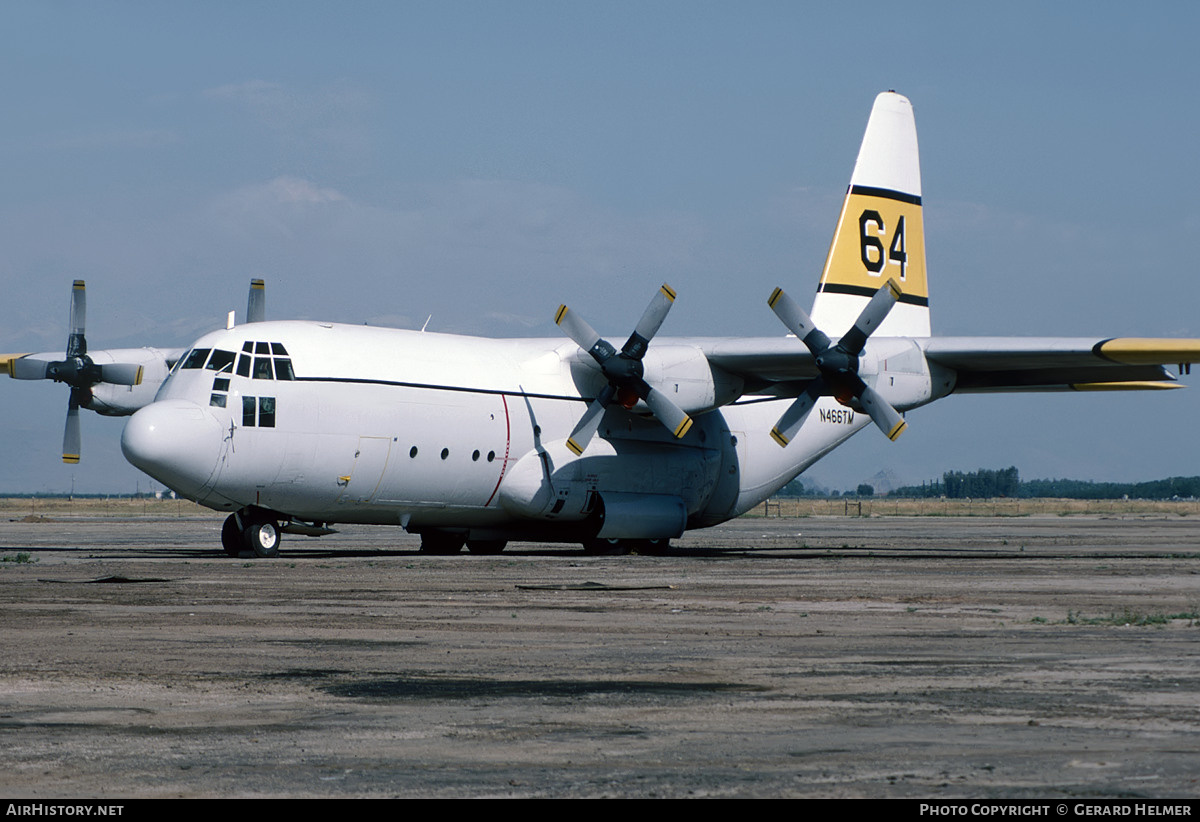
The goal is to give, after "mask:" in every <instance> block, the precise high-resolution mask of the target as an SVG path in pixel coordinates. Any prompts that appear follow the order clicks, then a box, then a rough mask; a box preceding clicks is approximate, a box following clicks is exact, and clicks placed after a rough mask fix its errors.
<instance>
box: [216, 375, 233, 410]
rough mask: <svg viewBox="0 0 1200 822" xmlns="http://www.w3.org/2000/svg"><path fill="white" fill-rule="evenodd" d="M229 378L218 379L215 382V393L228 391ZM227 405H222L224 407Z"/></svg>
mask: <svg viewBox="0 0 1200 822" xmlns="http://www.w3.org/2000/svg"><path fill="white" fill-rule="evenodd" d="M228 390H229V377H217V378H216V379H214V380H213V391H228ZM224 404H225V403H221V405H224Z"/></svg>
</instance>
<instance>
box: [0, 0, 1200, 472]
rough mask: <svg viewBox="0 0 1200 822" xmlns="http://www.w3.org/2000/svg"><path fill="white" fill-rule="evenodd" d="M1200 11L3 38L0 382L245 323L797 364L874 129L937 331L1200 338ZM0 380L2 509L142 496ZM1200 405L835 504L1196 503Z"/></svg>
mask: <svg viewBox="0 0 1200 822" xmlns="http://www.w3.org/2000/svg"><path fill="white" fill-rule="evenodd" d="M1198 23H1200V12H1197V11H1196V7H1195V6H1194V4H1188V3H1157V4H1149V5H1148V6H1147V7H1143V8H1138V9H1137V10H1133V9H1132V8H1130V7H1129V6H1128V4H1109V3H1055V4H1041V3H1029V4H1025V3H1010V4H988V5H986V6H985V5H984V4H964V3H915V4H903V5H902V6H898V5H897V4H895V3H872V2H865V3H856V4H853V5H849V4H847V5H846V6H845V7H844V8H842V7H838V8H825V7H824V4H811V5H809V4H803V3H795V2H791V3H771V2H757V3H756V2H748V3H747V2H739V3H713V2H690V3H685V2H632V3H625V2H608V3H582V2H487V3H482V2H480V3H475V2H436V3H413V2H384V3H366V2H343V3H337V4H333V3H304V2H281V3H267V2H259V3H253V2H252V3H220V2H204V3H185V2H172V3H153V2H109V3H92V2H87V3H85V2H79V3H67V2H59V3H56V2H5V3H3V4H0V100H3V101H4V110H3V113H2V114H0V180H2V181H3V185H0V283H2V288H3V298H2V300H0V351H5V352H9V351H39V350H54V349H60V350H61V348H62V347H63V346H64V344H65V339H66V321H67V306H68V299H69V292H70V283H71V281H72V280H73V279H75V278H77V277H82V278H84V279H86V280H87V282H88V292H89V315H88V341H89V344H90V346H91V347H93V348H102V347H118V346H129V345H143V344H154V345H162V346H185V345H187V344H188V343H189V342H190V341H191V339H193V338H195V337H196V336H198V335H199V334H200V333H203V332H204V331H206V330H208V329H210V328H213V327H216V326H219V325H221V324H223V322H224V315H225V313H226V312H227V311H228V310H229V309H231V308H236V309H237V310H238V312H239V314H240V313H241V312H242V311H243V310H244V305H245V291H246V286H247V283H248V281H249V279H250V278H251V277H256V276H261V277H264V278H266V280H267V283H268V311H269V314H270V316H272V317H275V318H291V317H307V318H321V319H327V320H336V321H347V322H364V321H365V322H370V323H372V324H388V325H396V326H400V327H419V326H420V325H421V324H423V323H424V322H425V320H426V317H428V316H430V315H432V319H431V321H430V324H429V328H430V329H431V330H437V331H450V332H457V333H479V334H484V335H489V336H514V335H515V336H555V335H556V329H555V328H554V326H553V321H552V315H553V312H554V309H555V307H556V306H557V305H558V304H559V303H560V302H564V301H566V302H569V303H570V304H571V305H572V306H573V307H577V308H578V309H579V310H581V311H583V312H585V313H586V316H588V317H589V319H591V320H592V322H593V324H595V325H596V326H597V327H599V328H600V329H601V330H602V331H606V332H607V333H611V334H613V335H618V336H619V335H620V334H622V333H624V332H625V331H626V330H627V329H628V328H629V326H630V325H631V324H632V323H633V322H634V321H635V320H636V318H637V316H638V314H639V313H640V311H641V307H642V306H643V304H644V303H645V301H646V300H648V299H649V296H650V295H651V294H652V293H653V292H654V290H655V288H656V287H657V285H658V283H660V282H662V281H664V280H665V281H667V282H670V283H671V284H672V285H673V286H674V287H675V288H676V289H677V290H678V292H679V295H680V296H679V300H678V302H677V303H676V306H675V308H674V310H673V311H672V314H671V316H670V318H669V320H668V322H667V325H666V326H665V327H664V329H663V332H662V333H663V334H664V335H666V334H681V335H691V334H720V335H743V334H744V335H761V334H774V333H777V332H779V331H780V328H779V326H778V324H777V321H776V320H775V319H774V317H773V316H772V315H771V313H770V311H769V309H767V307H766V303H765V300H766V297H767V295H768V294H769V292H770V290H771V289H772V288H773V287H774V286H776V285H784V286H785V287H787V288H788V289H789V291H791V292H792V293H795V294H803V293H806V292H807V293H811V289H812V288H813V287H814V286H815V283H816V278H817V276H818V274H819V269H820V266H821V263H822V261H823V259H824V256H825V251H826V249H827V247H828V242H829V237H830V236H831V233H832V230H833V225H834V221H835V219H836V217H837V210H838V207H839V204H840V201H841V197H842V194H843V192H844V189H845V185H846V182H847V180H848V179H849V175H850V171H851V168H852V166H853V163H854V157H855V154H856V152H857V147H858V142H859V140H860V138H861V136H862V130H863V128H864V126H865V124H866V118H867V115H868V113H869V111H870V106H871V102H872V100H873V98H874V96H875V94H877V93H878V92H880V91H883V90H886V89H889V88H892V89H896V90H897V91H900V92H902V93H904V94H906V95H907V96H908V97H909V98H910V99H911V100H912V101H913V104H914V107H915V110H916V114H917V128H918V132H919V136H920V141H921V151H922V171H923V178H924V193H925V204H926V208H925V222H926V232H927V236H926V242H927V246H928V249H929V271H930V289H931V304H932V308H933V312H934V314H933V321H934V331H935V333H944V334H986V335H1003V334H1014V335H1041V334H1056V335H1087V336H1100V337H1108V336H1119V335H1141V336H1168V335H1169V336H1195V337H1200V320H1198V319H1197V306H1198V305H1200V299H1198V298H1200V285H1197V268H1198V265H1197V263H1198V262H1200V253H1198V252H1200V206H1198V205H1197V201H1196V198H1195V195H1194V190H1195V189H1196V187H1197V182H1198V181H1200V167H1198V166H1200V160H1198V159H1197V156H1198V155H1197V152H1196V151H1195V149H1194V143H1195V135H1196V134H1197V133H1200V107H1198V106H1197V105H1196V91H1195V89H1196V87H1197V81H1200V58H1197V56H1196V51H1195V48H1194V43H1193V42H1192V40H1193V37H1194V32H1195V31H1196V30H1197V28H1198V26H1197V24H1198ZM66 395H67V391H66V389H65V388H64V387H63V386H59V385H52V384H49V383H17V382H11V381H7V380H5V381H0V418H2V419H3V421H4V428H5V431H6V436H5V438H4V439H3V441H2V442H0V491H16V490H32V491H40V490H60V489H66V488H70V487H71V484H72V481H74V484H75V488H76V490H81V491H124V490H133V488H135V487H136V486H138V485H139V483H140V485H141V487H143V488H145V487H146V486H147V485H148V484H149V481H148V480H147V479H146V478H145V477H141V478H140V480H139V477H140V475H139V474H138V473H137V472H136V471H135V470H134V469H133V468H132V467H130V466H128V465H127V464H126V463H125V462H124V460H123V459H122V457H121V455H120V450H119V445H118V440H119V436H120V429H121V420H112V419H102V418H99V417H97V416H96V415H93V414H87V415H85V417H84V420H83V422H84V455H83V462H82V463H81V464H80V465H78V466H74V467H69V466H64V465H62V464H61V462H60V460H59V453H60V446H61V436H62V434H61V431H62V419H63V416H64V415H65V410H66ZM1198 416H1200V391H1197V390H1196V389H1194V388H1193V389H1187V390H1183V391H1175V392H1168V393H1166V394H1164V393H1155V394H1145V395H1121V396H1117V395H1109V396H1097V395H1026V396H1013V397H1002V398H996V397H952V398H950V399H948V400H945V401H942V402H940V403H938V404H936V405H934V406H932V407H930V408H928V409H924V410H921V411H918V412H915V413H914V414H912V415H910V427H909V429H908V431H907V432H906V433H905V435H904V436H903V437H902V438H901V439H900V440H899V441H898V442H897V443H895V444H889V443H888V442H886V441H885V440H884V439H883V438H882V437H879V436H877V435H876V434H875V432H874V431H873V430H872V431H868V432H866V433H864V434H862V435H860V436H859V437H857V438H856V439H855V440H854V441H853V442H852V443H851V444H850V445H848V446H847V447H845V448H843V449H841V450H839V451H837V452H835V453H834V454H833V455H832V456H831V457H827V458H826V459H825V460H824V461H823V462H822V463H820V464H819V465H818V466H817V467H816V468H814V469H813V471H812V475H813V477H814V478H816V479H817V480H819V481H821V482H823V483H827V484H833V485H834V486H835V487H852V486H853V485H855V484H857V483H858V482H859V481H862V480H865V479H867V478H869V477H870V476H871V475H872V474H874V473H875V472H876V471H878V470H881V469H887V470H890V471H891V472H893V473H894V474H896V475H898V476H899V477H901V478H902V479H905V480H909V481H917V482H919V481H920V480H922V479H927V478H930V477H933V476H937V475H939V474H940V473H941V472H942V471H943V470H947V469H961V470H972V469H974V468H978V467H1004V466H1007V465H1011V464H1015V465H1017V467H1018V468H1020V469H1021V472H1022V475H1023V476H1026V477H1050V476H1074V477H1084V478H1095V479H1149V478H1154V477H1159V476H1167V475H1179V474H1196V473H1200V459H1198V458H1200V442H1198V437H1197V435H1196V433H1195V420H1196V418H1197V417H1198Z"/></svg>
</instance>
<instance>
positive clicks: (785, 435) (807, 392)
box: [771, 377, 825, 448]
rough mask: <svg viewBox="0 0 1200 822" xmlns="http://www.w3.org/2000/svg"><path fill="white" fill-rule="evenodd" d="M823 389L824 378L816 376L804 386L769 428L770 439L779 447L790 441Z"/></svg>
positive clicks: (785, 445) (783, 446)
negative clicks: (802, 390) (772, 426)
mask: <svg viewBox="0 0 1200 822" xmlns="http://www.w3.org/2000/svg"><path fill="white" fill-rule="evenodd" d="M824 390H825V380H824V378H822V377H817V378H816V379H815V380H813V381H812V382H810V383H809V384H808V385H807V386H806V387H805V389H804V393H802V394H801V395H800V396H799V397H796V400H795V402H793V403H792V404H791V405H789V406H788V407H787V410H786V411H784V412H783V416H782V417H780V418H779V422H777V423H775V427H774V428H772V429H771V439H773V440H775V442H777V443H779V447H780V448H786V447H787V444H788V443H789V442H791V441H792V437H794V436H796V432H797V431H799V430H800V427H801V426H803V425H804V421H805V420H806V419H808V415H809V412H811V411H812V410H813V407H814V406H815V405H816V404H817V400H818V399H819V398H820V396H821V392H822V391H824Z"/></svg>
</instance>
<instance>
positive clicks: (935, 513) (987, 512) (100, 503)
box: [0, 497, 1200, 520]
mask: <svg viewBox="0 0 1200 822" xmlns="http://www.w3.org/2000/svg"><path fill="white" fill-rule="evenodd" d="M1145 514H1154V515H1162V514H1176V515H1179V516H1189V515H1196V514H1200V500H1134V499H1130V500H1119V499H1114V500H1081V499H976V500H966V499H900V498H890V497H869V498H862V499H858V498H835V499H826V498H821V497H799V498H791V497H779V498H776V499H772V500H769V501H768V502H767V503H764V504H763V505H760V506H758V507H757V508H755V509H754V510H753V511H752V512H750V514H748V516H759V517H761V516H771V517H814V516H834V517H844V516H850V517H872V516H876V517H878V516H899V517H970V516H978V517H1026V516H1071V515H1084V516H1089V515H1090V516H1138V515H1145ZM39 516H41V517H72V516H78V517H116V518H125V517H197V516H200V517H206V516H207V517H223V516H224V515H223V514H220V513H218V512H215V511H210V510H208V509H207V508H203V507H201V506H199V505H196V504H195V503H193V502H188V501H187V500H173V499H162V500H157V499H129V498H125V497H113V498H109V499H98V498H91V497H89V498H86V499H68V498H66V497H37V498H23V497H5V498H0V517H2V518H4V519H10V520H11V519H23V518H25V517H39Z"/></svg>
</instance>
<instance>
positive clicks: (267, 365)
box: [208, 340, 296, 380]
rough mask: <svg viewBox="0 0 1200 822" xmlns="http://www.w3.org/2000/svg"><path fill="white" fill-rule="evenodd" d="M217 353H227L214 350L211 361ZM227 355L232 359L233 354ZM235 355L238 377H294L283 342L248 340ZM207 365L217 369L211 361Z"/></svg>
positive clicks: (261, 378)
mask: <svg viewBox="0 0 1200 822" xmlns="http://www.w3.org/2000/svg"><path fill="white" fill-rule="evenodd" d="M218 354H228V352H224V351H217V352H214V353H213V362H216V359H217V355H218ZM228 356H229V357H230V358H231V359H232V358H233V357H234V356H235V355H233V354H228ZM236 356H237V373H238V376H239V377H253V378H254V379H256V380H295V379H296V372H295V371H294V370H293V369H292V360H291V358H290V357H289V356H288V352H287V349H286V348H284V347H283V343H277V342H262V341H260V340H249V341H247V342H245V343H243V345H242V353H241V354H238V355H236ZM208 367H209V368H212V369H214V370H217V367H216V366H214V365H213V364H212V363H211V362H210V363H209V365H208ZM225 370H226V371H228V370H229V368H228V367H226V369H225Z"/></svg>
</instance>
